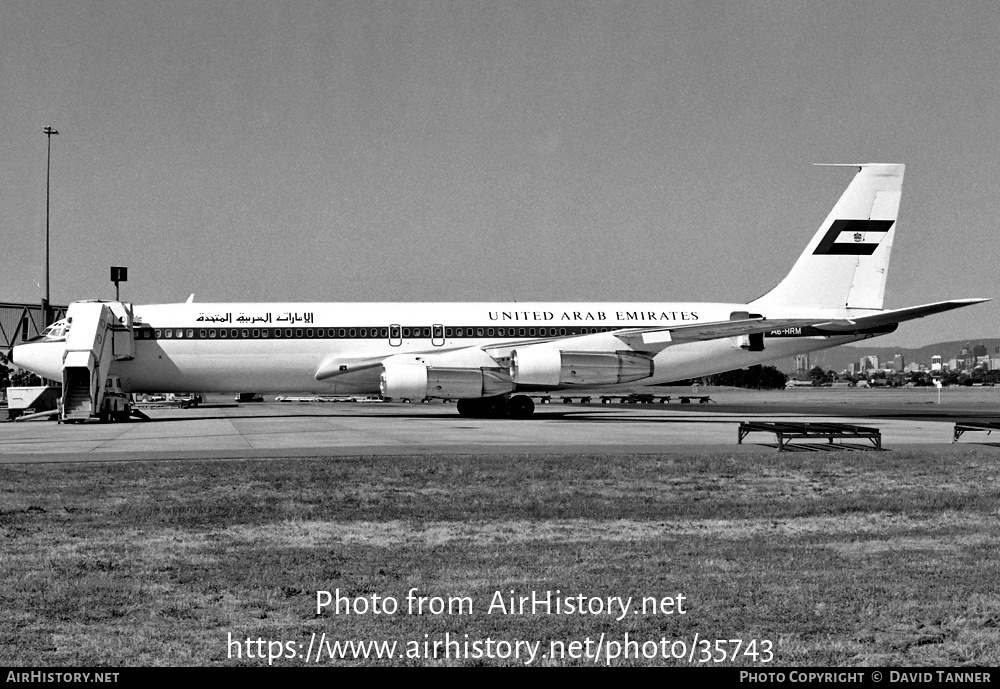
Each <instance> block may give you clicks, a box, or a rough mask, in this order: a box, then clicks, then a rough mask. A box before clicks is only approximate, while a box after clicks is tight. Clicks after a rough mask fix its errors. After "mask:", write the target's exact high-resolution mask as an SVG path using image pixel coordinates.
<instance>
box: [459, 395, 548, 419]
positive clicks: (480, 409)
mask: <svg viewBox="0 0 1000 689" xmlns="http://www.w3.org/2000/svg"><path fill="white" fill-rule="evenodd" d="M529 401H530V400H529ZM458 413H459V414H461V415H462V416H469V417H472V418H475V419H502V418H505V417H506V416H507V400H506V399H504V398H503V397H483V398H481V399H471V400H459V401H458Z"/></svg>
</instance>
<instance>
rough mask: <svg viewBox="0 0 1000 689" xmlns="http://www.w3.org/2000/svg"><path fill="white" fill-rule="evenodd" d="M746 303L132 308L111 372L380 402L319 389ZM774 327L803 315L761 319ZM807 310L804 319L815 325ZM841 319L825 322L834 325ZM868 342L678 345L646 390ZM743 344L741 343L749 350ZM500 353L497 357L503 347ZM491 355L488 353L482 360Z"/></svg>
mask: <svg viewBox="0 0 1000 689" xmlns="http://www.w3.org/2000/svg"><path fill="white" fill-rule="evenodd" d="M747 309H748V307H747V306H746V305H744V304H724V303H695V302H681V303H667V304H664V303H633V302H604V303H582V302H581V303H340V304H338V303H244V304H211V303H205V304H199V303H185V304H163V305H147V306H135V307H134V309H133V314H134V332H135V356H134V358H133V359H132V360H130V361H119V362H116V363H115V365H114V372H115V373H117V374H118V375H119V376H120V377H121V382H122V387H123V388H124V389H125V390H126V391H130V392H171V391H174V392H176V391H198V392H237V391H254V392H314V393H325V394H340V393H352V394H364V393H368V394H377V393H378V392H379V378H380V372H381V368H380V367H377V366H374V367H369V368H367V369H365V370H359V371H357V372H350V373H347V374H345V375H338V376H334V377H330V378H327V379H324V380H318V379H317V371H319V370H320V368H321V367H322V366H324V363H325V362H330V361H342V360H343V361H352V360H358V359H366V358H377V357H391V356H399V357H403V358H405V357H412V358H413V359H416V360H419V361H421V362H426V363H428V365H438V366H444V367H470V368H478V367H485V368H488V367H496V366H497V365H498V360H499V361H500V362H501V363H500V365H501V366H503V365H504V363H503V355H504V354H505V351H504V348H505V347H507V346H508V345H509V346H510V348H514V347H516V346H525V345H526V343H527V344H530V345H531V346H542V347H557V348H559V349H560V350H563V351H610V352H614V351H621V350H626V349H628V347H627V346H626V345H625V344H624V343H623V342H622V341H621V340H619V339H618V338H616V337H615V335H614V334H612V331H614V330H618V329H622V328H637V327H648V326H681V325H687V324H691V323H698V322H702V323H709V322H719V321H727V320H729V319H730V318H731V314H733V313H734V312H740V311H744V312H745V311H747ZM764 315H765V316H767V317H768V318H769V319H776V318H779V317H800V316H805V315H807V314H803V313H783V314H773V315H772V314H764ZM817 315H821V314H817V311H816V310H815V309H811V310H810V312H809V313H808V316H809V317H811V318H815V317H817ZM842 316H843V314H842V313H833V312H831V313H830V314H829V317H830V318H834V317H842ZM857 339H861V337H860V336H857V335H844V336H837V337H830V336H809V335H808V334H804V333H801V332H795V331H792V332H774V333H767V336H766V338H765V348H764V350H763V351H756V352H755V351H748V350H747V349H746V348H745V347H741V342H740V340H739V338H732V337H729V338H723V339H717V340H708V341H700V342H688V343H677V344H672V345H671V346H668V347H666V348H664V349H662V351H659V352H658V353H656V355H655V357H654V359H653V361H654V372H653V375H652V376H651V377H649V378H644V379H642V380H639V381H634V382H633V383H632V384H634V385H650V384H656V383H664V382H670V381H674V380H681V379H686V378H692V377H697V376H703V375H709V374H713V373H719V372H722V371H729V370H733V369H737V368H745V367H747V366H752V365H755V364H760V363H763V362H767V361H770V360H773V359H778V358H783V357H787V356H792V355H795V354H801V353H804V352H808V351H813V350H817V349H823V348H827V347H832V346H835V345H839V344H843V343H845V342H851V341H855V340H857ZM744 344H745V343H744ZM497 345H499V347H498V346H497ZM484 346H492V347H491V349H490V353H489V354H487V353H486V352H485V351H484V350H483V347H484ZM17 350H18V351H16V352H15V359H16V361H17V363H18V364H19V365H21V366H23V367H25V368H29V369H31V370H33V371H35V372H36V373H39V374H40V375H42V376H45V377H47V378H51V379H56V380H59V379H60V377H61V366H62V349H61V345H60V343H58V342H44V341H36V342H32V343H28V344H25V345H20V346H19V347H18V348H17Z"/></svg>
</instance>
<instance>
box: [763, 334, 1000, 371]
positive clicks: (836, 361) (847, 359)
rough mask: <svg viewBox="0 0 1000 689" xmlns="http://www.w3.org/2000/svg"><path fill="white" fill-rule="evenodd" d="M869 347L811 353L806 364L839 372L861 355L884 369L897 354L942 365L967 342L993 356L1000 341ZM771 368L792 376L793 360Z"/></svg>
mask: <svg viewBox="0 0 1000 689" xmlns="http://www.w3.org/2000/svg"><path fill="white" fill-rule="evenodd" d="M869 342H871V344H866V343H864V342H862V343H859V344H850V345H841V346H839V347H833V348H832V349H824V350H821V351H818V352H810V354H809V365H810V366H821V367H822V368H823V370H824V371H836V372H838V373H839V372H840V371H843V370H844V369H846V368H847V366H848V365H849V364H852V363H853V364H857V363H858V361H859V360H860V359H861V357H863V356H871V355H875V356H877V357H878V360H879V365H880V366H884V365H885V362H886V361H892V358H893V357H894V356H895V355H896V354H902V355H903V361H904V362H905V363H906V364H910V363H912V362H916V363H918V364H926V365H927V366H930V365H931V357H932V356H934V355H936V354H940V355H941V359H942V360H944V362H945V363H947V362H948V360H949V359H955V358H957V357H958V355H959V354H960V353H961V351H962V347H964V346H965V345H966V343H968V344H969V345H971V346H975V345H978V344H982V345H985V346H986V353H987V354H989V355H990V356H992V357H996V356H997V354H996V353H995V352H996V348H997V346H1000V338H996V337H994V338H983V339H971V340H970V339H964V340H952V341H950V342H938V343H937V344H932V345H927V346H926V347H918V348H916V349H908V348H906V347H880V346H878V340H877V339H875V340H870V341H869ZM771 365H772V366H774V367H776V368H777V369H779V370H780V371H784V372H785V373H795V357H789V358H785V359H778V360H777V361H775V362H772V364H771Z"/></svg>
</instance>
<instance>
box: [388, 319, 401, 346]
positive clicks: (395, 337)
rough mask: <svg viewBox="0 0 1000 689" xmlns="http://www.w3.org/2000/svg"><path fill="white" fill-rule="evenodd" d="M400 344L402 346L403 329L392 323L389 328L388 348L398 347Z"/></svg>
mask: <svg viewBox="0 0 1000 689" xmlns="http://www.w3.org/2000/svg"><path fill="white" fill-rule="evenodd" d="M401 344H403V329H402V328H400V327H399V324H398V323H393V324H392V325H390V326H389V346H390V347H398V346H399V345H401Z"/></svg>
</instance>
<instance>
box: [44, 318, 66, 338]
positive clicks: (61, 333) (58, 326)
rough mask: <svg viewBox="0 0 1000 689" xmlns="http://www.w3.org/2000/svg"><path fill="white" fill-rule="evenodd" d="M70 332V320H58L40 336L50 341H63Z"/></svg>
mask: <svg viewBox="0 0 1000 689" xmlns="http://www.w3.org/2000/svg"><path fill="white" fill-rule="evenodd" d="M68 334H69V321H67V320H66V319H65V318H64V319H63V320H61V321H56V322H55V323H53V324H52V325H50V326H49V327H47V328H46V329H45V330H43V331H42V332H41V334H40V335H39V337H40V338H41V339H43V340H46V341H48V342H63V341H64V340H65V339H66V335H68Z"/></svg>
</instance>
